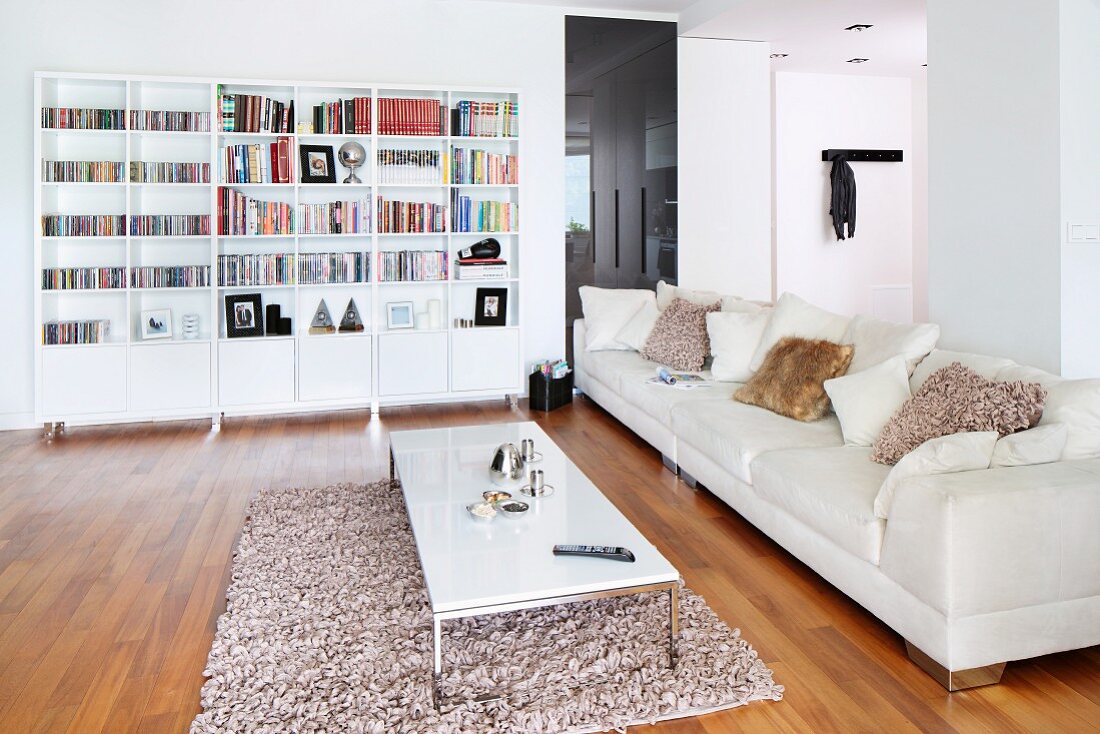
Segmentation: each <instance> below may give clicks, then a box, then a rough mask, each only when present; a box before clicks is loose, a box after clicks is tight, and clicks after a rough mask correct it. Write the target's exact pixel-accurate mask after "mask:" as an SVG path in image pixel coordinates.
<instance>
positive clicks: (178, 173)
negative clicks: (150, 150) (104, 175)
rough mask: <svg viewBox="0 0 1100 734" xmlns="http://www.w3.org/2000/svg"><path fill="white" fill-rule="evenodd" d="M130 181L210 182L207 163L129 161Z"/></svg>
mask: <svg viewBox="0 0 1100 734" xmlns="http://www.w3.org/2000/svg"><path fill="white" fill-rule="evenodd" d="M130 181H131V182H132V183H194V184H205V183H210V164H209V163H172V162H169V161H130Z"/></svg>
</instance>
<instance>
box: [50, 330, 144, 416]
mask: <svg viewBox="0 0 1100 734" xmlns="http://www.w3.org/2000/svg"><path fill="white" fill-rule="evenodd" d="M124 410H126V345H125V344H119V345H118V346H115V345H110V346H96V347H47V348H46V349H44V350H43V351H42V413H43V414H44V415H46V416H49V417H55V418H61V419H64V418H65V417H66V416H70V415H73V416H75V415H79V414H81V413H120V412H122V411H124Z"/></svg>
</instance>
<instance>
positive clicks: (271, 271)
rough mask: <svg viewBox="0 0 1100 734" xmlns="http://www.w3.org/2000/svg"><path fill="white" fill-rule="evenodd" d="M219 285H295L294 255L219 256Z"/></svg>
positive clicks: (286, 253) (283, 253) (281, 253)
mask: <svg viewBox="0 0 1100 734" xmlns="http://www.w3.org/2000/svg"><path fill="white" fill-rule="evenodd" d="M218 285H220V286H238V285H294V254H293V253H290V252H279V253H273V254H262V255H219V256H218Z"/></svg>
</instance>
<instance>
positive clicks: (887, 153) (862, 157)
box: [821, 148, 902, 163]
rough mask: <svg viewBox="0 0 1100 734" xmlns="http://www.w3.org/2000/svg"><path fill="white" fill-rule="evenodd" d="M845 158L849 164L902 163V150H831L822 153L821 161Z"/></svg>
mask: <svg viewBox="0 0 1100 734" xmlns="http://www.w3.org/2000/svg"><path fill="white" fill-rule="evenodd" d="M838 156H844V157H845V158H846V159H847V160H848V162H849V163H856V162H867V161H881V162H883V163H900V162H901V160H902V152H901V151H900V150H871V149H866V148H829V149H828V150H823V151H821V160H823V161H831V160H832V159H834V158H836V157H838Z"/></svg>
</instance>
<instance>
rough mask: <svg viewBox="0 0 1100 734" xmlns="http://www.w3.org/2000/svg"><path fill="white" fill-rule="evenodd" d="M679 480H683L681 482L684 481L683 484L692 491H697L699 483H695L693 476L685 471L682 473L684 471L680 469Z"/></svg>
mask: <svg viewBox="0 0 1100 734" xmlns="http://www.w3.org/2000/svg"><path fill="white" fill-rule="evenodd" d="M680 479H683V480H684V484H686V485H687V486H689V487H691V488H692V489H698V487H699V482H697V481H696V480H695V477H693V476H691V475H690V474H688V473H687V472H686V471H684V470H683V469H682V468H681V469H680Z"/></svg>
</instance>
